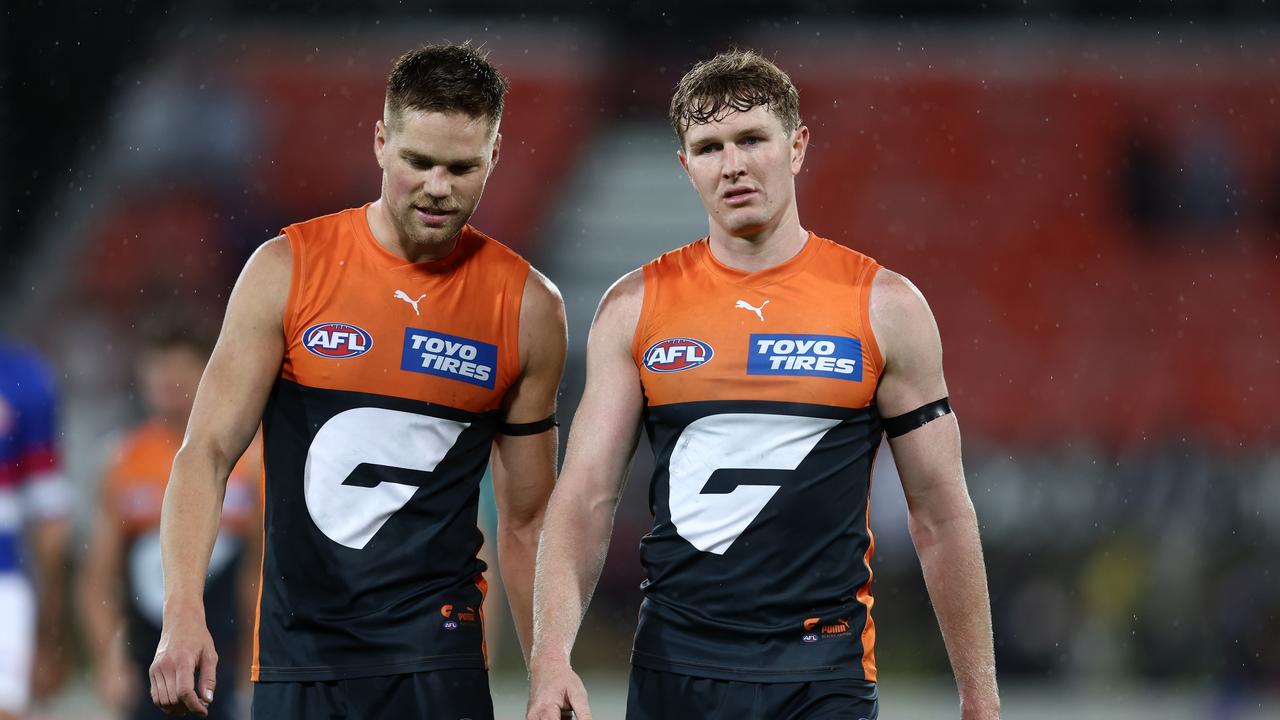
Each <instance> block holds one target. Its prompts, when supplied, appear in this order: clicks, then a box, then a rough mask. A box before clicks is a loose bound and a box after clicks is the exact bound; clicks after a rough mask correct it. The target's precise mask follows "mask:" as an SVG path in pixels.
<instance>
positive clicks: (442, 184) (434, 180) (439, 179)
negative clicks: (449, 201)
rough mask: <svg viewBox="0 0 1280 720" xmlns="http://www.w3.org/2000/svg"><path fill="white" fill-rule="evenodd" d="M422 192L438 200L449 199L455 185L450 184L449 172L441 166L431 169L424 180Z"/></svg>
mask: <svg viewBox="0 0 1280 720" xmlns="http://www.w3.org/2000/svg"><path fill="white" fill-rule="evenodd" d="M422 191H423V192H425V193H426V194H428V195H430V196H431V197H433V198H437V199H443V198H447V197H449V195H450V193H452V191H453V185H452V183H450V182H449V173H448V171H447V170H446V169H445V168H443V167H439V166H437V167H433V168H431V170H430V171H429V172H428V173H427V176H426V177H425V178H423V181H422Z"/></svg>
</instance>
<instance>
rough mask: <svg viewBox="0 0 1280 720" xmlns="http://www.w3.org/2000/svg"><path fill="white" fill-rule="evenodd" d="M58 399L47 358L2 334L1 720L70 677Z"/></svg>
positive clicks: (65, 496)
mask: <svg viewBox="0 0 1280 720" xmlns="http://www.w3.org/2000/svg"><path fill="white" fill-rule="evenodd" d="M55 405H56V401H55V397H54V384H53V379H52V377H51V373H50V370H49V368H48V367H47V366H46V365H45V362H44V360H43V359H41V358H39V357H38V356H36V355H35V354H34V353H31V352H29V351H27V350H24V349H21V348H19V347H17V346H15V345H12V344H10V343H9V342H8V341H6V340H4V339H3V338H0V720H8V719H10V718H16V717H19V716H21V715H22V713H23V712H24V711H25V710H26V707H27V704H28V702H29V701H30V700H31V699H32V698H34V699H36V700H41V699H44V698H45V697H47V696H48V695H50V694H51V693H52V692H53V691H54V690H56V689H57V688H58V687H59V686H60V685H61V684H62V681H63V679H64V678H65V676H66V654H65V651H64V645H63V633H62V628H63V627H64V622H63V619H64V618H63V616H64V611H63V598H64V593H63V586H64V582H63V580H64V571H65V568H66V546H67V538H68V534H69V533H68V529H69V523H68V521H67V509H68V494H67V487H66V484H65V482H64V481H63V478H62V475H61V473H60V471H59V465H58V459H57V454H56V449H55V447H54V446H55V443H56V441H57V436H58V430H57V421H56V417H55ZM24 540H25V541H26V543H29V545H28V546H25V547H24V542H23V541H24ZM27 557H29V558H31V559H34V567H33V568H31V570H32V571H34V572H33V573H32V574H33V577H31V578H29V577H28V575H29V573H28V568H27V567H26V563H25V559H26V558H27ZM31 580H34V581H35V582H34V592H33V587H32V583H31ZM33 670H34V672H33Z"/></svg>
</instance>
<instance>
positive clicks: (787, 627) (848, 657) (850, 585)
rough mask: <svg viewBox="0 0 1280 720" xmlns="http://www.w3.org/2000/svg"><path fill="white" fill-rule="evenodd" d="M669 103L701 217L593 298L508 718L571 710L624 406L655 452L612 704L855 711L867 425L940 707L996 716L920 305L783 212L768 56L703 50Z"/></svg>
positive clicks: (866, 622)
mask: <svg viewBox="0 0 1280 720" xmlns="http://www.w3.org/2000/svg"><path fill="white" fill-rule="evenodd" d="M671 122H672V125H673V128H674V130H675V132H676V136H677V137H678V138H679V140H680V150H679V153H678V157H679V160H680V163H681V165H682V166H683V167H684V169H685V171H686V172H687V173H688V175H689V179H690V180H691V181H692V183H693V186H694V188H695V189H696V190H697V192H698V194H699V196H700V197H701V200H702V203H703V205H704V207H705V208H706V210H707V216H708V221H709V225H710V235H709V237H708V238H704V239H702V240H699V241H697V242H694V243H692V244H690V245H686V246H685V247H683V248H679V249H677V250H674V251H672V252H670V253H667V254H665V255H663V256H661V257H660V258H658V259H657V260H655V261H653V262H651V263H649V264H647V265H645V266H644V267H643V268H642V269H640V270H637V271H634V272H632V273H630V274H628V275H625V276H623V277H622V279H620V280H619V281H618V282H617V283H615V284H614V286H613V287H612V288H611V289H610V290H609V291H608V292H607V293H606V294H605V297H604V299H603V300H602V301H601V303H600V308H599V310H598V312H597V315H596V318H595V322H594V324H593V326H592V329H591V337H590V340H589V341H588V350H587V386H586V392H585V394H584V396H583V399H582V404H581V405H580V407H579V410H578V413H577V415H576V417H575V418H574V424H573V431H572V434H571V436H570V439H569V447H568V454H567V456H566V459H565V466H564V470H563V473H562V475H561V478H560V481H559V483H558V485H557V487H556V491H555V494H554V495H553V497H552V500H551V504H550V506H549V507H548V510H547V524H546V532H545V535H544V537H543V540H542V546H541V548H540V551H539V567H538V581H537V611H536V618H537V637H536V640H535V655H534V658H533V660H532V663H531V668H532V671H533V685H532V688H531V694H530V712H529V717H530V719H531V720H558V718H559V716H560V713H561V711H562V710H564V709H567V708H572V709H573V710H575V711H577V712H578V715H579V717H587V716H589V709H588V707H587V704H586V692H585V689H584V688H583V686H582V683H581V680H579V678H578V677H577V675H575V674H574V673H573V671H572V669H571V668H570V663H569V657H570V651H571V649H572V647H573V643H574V638H575V636H576V634H577V631H578V627H579V624H580V622H581V619H582V614H583V612H584V610H585V609H586V605H587V602H588V601H589V599H590V596H591V592H592V590H593V589H594V587H595V584H596V582H597V580H598V579H599V575H600V567H601V563H602V561H603V559H604V557H605V550H606V548H607V547H608V543H609V535H610V531H611V528H612V519H613V513H614V509H615V508H616V505H617V502H618V498H619V496H620V495H621V492H622V487H623V483H624V481H625V478H626V469H627V467H628V464H629V461H630V458H631V455H632V453H633V452H634V451H635V446H636V441H637V437H638V430H639V427H640V424H641V423H642V422H643V424H644V426H645V428H646V429H647V431H648V434H649V438H650V441H651V443H652V445H653V448H654V453H655V455H656V460H657V464H656V468H655V471H654V475H653V479H652V484H651V488H650V494H649V497H650V504H651V508H650V509H651V510H652V512H653V514H654V524H653V530H652V531H651V532H650V533H649V534H648V535H647V536H645V537H644V538H643V540H642V541H641V550H640V556H641V561H642V562H643V564H644V567H645V571H646V576H647V579H646V580H645V582H644V584H643V585H642V588H643V590H644V593H645V600H644V604H643V605H642V607H641V611H640V619H639V626H638V627H637V630H636V638H635V645H634V650H633V653H632V672H631V686H630V690H629V693H628V702H627V717H628V718H629V719H630V720H683V719H685V718H687V719H689V720H729V719H736V718H745V717H767V718H771V720H814V719H816V718H868V719H870V718H875V717H877V713H878V708H879V704H878V697H877V691H876V685H875V680H876V666H875V655H874V651H873V647H874V642H875V625H874V623H873V622H872V619H871V605H872V599H871V565H870V562H871V554H872V551H873V548H874V543H873V541H872V538H871V530H870V527H869V525H868V524H867V522H868V517H867V513H868V510H869V502H868V498H869V494H870V483H871V468H872V465H873V462H874V458H875V453H876V450H877V448H878V447H879V446H880V441H881V435H882V432H885V431H887V433H888V435H889V438H890V444H891V445H892V447H893V455H894V459H895V461H896V462H897V466H898V470H899V473H900V475H901V478H902V484H903V488H904V490H905V491H906V496H907V501H908V504H909V506H910V526H911V533H912V538H913V540H914V542H915V545H916V549H917V551H918V552H919V555H920V559H921V563H922V565H923V568H924V576H925V581H926V583H927V585H928V589H929V595H930V598H931V599H932V601H933V604H934V607H935V609H936V611H937V616H938V620H939V622H940V624H941V626H942V632H943V637H944V639H945V641H946V645H947V650H948V652H949V654H950V658H951V664H952V668H953V669H954V671H955V676H956V680H957V683H958V685H959V688H960V693H961V701H962V717H963V718H965V719H966V720H994V719H995V718H998V717H999V700H998V698H997V695H996V685H995V662H994V654H993V648H992V636H991V618H990V607H989V601H988V597H987V585H986V573H985V570H984V568H983V562H982V549H981V544H980V542H979V538H978V527H977V521H976V518H975V515H974V510H973V505H972V503H971V502H970V499H969V495H968V491H967V489H966V487H965V481H964V474H963V471H962V469H961V465H960V434H959V429H958V426H957V425H956V421H955V416H954V415H952V414H951V411H950V407H949V406H948V404H947V401H946V397H947V389H946V384H945V383H944V381H943V375H942V348H941V345H940V341H939V337H938V329H937V326H936V325H935V323H934V320H933V315H932V313H931V312H930V310H929V307H928V305H926V304H925V301H924V298H923V297H922V296H921V295H920V293H919V291H917V290H916V289H915V287H914V286H912V285H911V284H910V283H909V282H907V280H906V279H905V278H903V277H902V276H900V275H898V274H896V273H893V272H891V271H889V270H886V269H883V268H881V267H880V266H879V265H878V264H877V263H876V262H875V261H874V260H872V259H870V258H868V257H866V256H865V255H862V254H860V253H857V252H855V251H852V250H850V249H848V248H845V247H843V246H841V245H838V244H836V243H834V242H832V241H830V240H826V239H824V238H822V237H819V236H818V235H816V234H814V233H811V232H808V231H806V230H805V229H804V228H803V227H802V226H801V224H800V218H799V211H798V209H797V206H796V196H795V176H796V175H797V174H798V173H799V172H800V169H801V167H802V165H803V163H804V155H805V150H806V149H807V147H808V142H809V130H808V128H807V127H805V126H804V125H803V124H802V123H801V121H800V113H799V97H798V94H797V92H796V89H795V87H794V86H793V85H792V83H791V80H790V79H789V78H788V77H787V76H786V74H785V73H783V72H782V71H781V70H779V69H778V68H777V67H776V66H774V65H773V63H771V62H769V61H768V60H765V59H764V58H762V57H761V56H759V55H757V54H755V53H750V52H737V51H735V52H729V53H724V54H721V55H719V56H717V57H715V58H713V59H711V60H708V61H706V62H703V63H699V64H698V65H696V66H695V67H694V68H693V69H691V70H690V71H689V72H688V73H687V74H686V75H685V76H684V78H682V80H681V81H680V83H679V84H678V86H677V89H676V94H675V97H674V98H673V100H672V103H671ZM853 160H854V159H851V161H853Z"/></svg>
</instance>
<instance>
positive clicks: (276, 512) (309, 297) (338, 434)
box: [253, 208, 529, 680]
mask: <svg viewBox="0 0 1280 720" xmlns="http://www.w3.org/2000/svg"><path fill="white" fill-rule="evenodd" d="M285 234H286V235H287V236H288V239H289V245H290V249H291V251H292V253H293V277H292V282H291V287H290V289H289V299H288V305H287V310H286V312H285V318H284V331H285V339H286V350H285V358H284V365H283V367H282V369H281V373H280V378H279V380H278V381H277V383H276V386H275V388H274V390H273V391H272V394H271V398H270V400H269V402H268V405H267V408H266V413H265V415H264V418H263V439H264V443H265V452H264V461H265V513H266V517H265V525H266V536H265V542H264V546H265V551H264V557H263V582H262V598H261V601H260V605H259V617H258V627H257V642H256V647H255V651H254V662H253V677H254V679H255V680H331V679H339V678H351V677H364V676H373V675H389V674H395V673H409V672H419V671H423V670H432V669H438V668H482V667H484V666H485V663H486V660H485V650H484V633H483V629H482V616H481V605H482V603H483V600H484V592H485V583H484V579H483V576H482V575H481V572H482V571H483V570H484V569H485V567H484V564H483V563H482V562H481V561H480V560H478V559H477V558H476V552H477V551H478V550H479V548H480V545H481V542H482V537H481V534H480V531H479V530H478V529H477V528H476V512H477V501H478V496H479V484H480V479H481V477H482V476H483V475H484V471H485V468H486V466H487V465H488V462H489V453H490V447H491V443H492V440H493V435H494V432H495V429H496V427H497V425H498V422H499V412H500V407H501V404H502V399H503V396H504V395H505V394H506V392H507V390H508V388H510V387H511V385H512V383H513V382H514V381H515V379H516V377H517V375H518V373H519V353H518V349H517V347H516V341H517V335H518V332H519V318H520V302H521V298H522V295H523V292H524V284H525V279H526V278H527V276H528V273H529V264H528V263H527V262H526V261H525V260H524V259H522V258H521V257H519V256H518V255H516V254H515V253H514V252H512V251H511V250H509V249H508V248H506V247H505V246H503V245H501V244H500V243H498V242H496V241H494V240H492V239H491V238H489V237H486V236H485V235H483V234H481V233H480V232H478V231H477V230H475V229H474V228H472V227H470V226H467V227H465V228H463V230H462V233H461V236H460V238H459V241H458V246H457V248H456V249H455V250H454V251H453V252H452V253H451V254H450V255H449V256H448V257H446V258H443V259H441V260H437V261H431V262H422V263H409V262H406V261H405V260H403V259H402V258H399V257H397V256H395V255H393V254H391V253H389V252H387V251H386V250H385V249H384V248H383V247H382V246H380V245H379V244H378V243H377V241H376V240H375V239H374V237H373V235H372V233H371V232H370V230H369V225H368V222H367V219H366V208H358V209H353V210H346V211H344V212H340V213H337V214H334V215H328V216H325V217H321V218H318V219H315V220H311V221H308V222H305V223H301V224H298V225H292V226H290V227H288V228H285Z"/></svg>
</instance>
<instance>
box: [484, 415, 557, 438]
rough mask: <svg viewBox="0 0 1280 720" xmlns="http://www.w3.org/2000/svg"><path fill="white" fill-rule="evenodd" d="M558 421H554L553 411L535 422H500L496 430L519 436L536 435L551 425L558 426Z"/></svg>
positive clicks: (548, 428) (504, 433)
mask: <svg viewBox="0 0 1280 720" xmlns="http://www.w3.org/2000/svg"><path fill="white" fill-rule="evenodd" d="M559 426H560V423H558V422H556V415H555V413H551V415H550V417H546V418H543V419H542V420H539V421H537V422H531V423H502V425H501V426H499V427H498V432H500V433H502V434H503V435H511V436H520V435H538V434H540V433H544V432H546V431H548V430H550V429H551V428H553V427H559Z"/></svg>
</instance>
